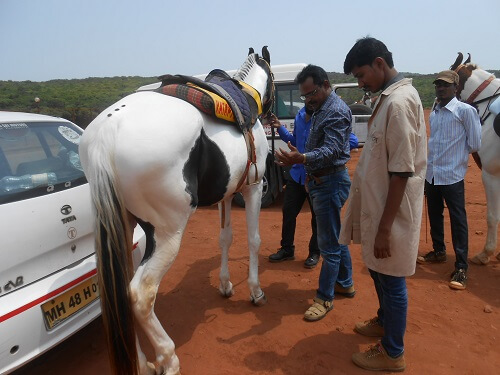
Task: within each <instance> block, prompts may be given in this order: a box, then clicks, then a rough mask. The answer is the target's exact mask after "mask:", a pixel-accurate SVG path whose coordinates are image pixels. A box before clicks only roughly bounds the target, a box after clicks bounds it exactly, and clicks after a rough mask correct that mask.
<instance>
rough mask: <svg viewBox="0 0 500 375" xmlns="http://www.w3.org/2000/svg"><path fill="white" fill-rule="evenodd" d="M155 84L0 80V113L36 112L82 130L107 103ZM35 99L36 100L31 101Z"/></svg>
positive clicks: (122, 79)
mask: <svg viewBox="0 0 500 375" xmlns="http://www.w3.org/2000/svg"><path fill="white" fill-rule="evenodd" d="M157 81H158V80H157V79H156V78H155V77H149V78H145V77H113V78H86V79H71V80H53V81H47V82H31V81H23V82H15V81H0V111H17V112H39V113H42V114H46V115H51V116H57V117H63V118H66V119H68V120H71V121H73V122H74V123H76V124H78V125H79V126H81V127H83V128H85V127H86V126H87V125H88V124H89V123H90V122H91V121H92V120H93V119H94V118H95V117H96V116H97V115H98V114H99V113H100V112H102V111H103V110H104V109H106V108H107V107H108V106H110V105H111V104H113V103H115V102H116V101H118V100H120V99H121V98H123V97H124V96H127V95H129V94H131V93H132V92H134V91H135V90H136V89H137V88H138V87H140V86H142V85H146V84H149V83H153V82H157ZM35 98H39V99H40V101H39V102H38V103H37V102H35Z"/></svg>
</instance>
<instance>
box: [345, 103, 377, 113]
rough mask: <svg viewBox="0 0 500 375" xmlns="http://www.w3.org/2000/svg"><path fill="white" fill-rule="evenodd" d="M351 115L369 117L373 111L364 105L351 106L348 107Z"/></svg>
mask: <svg viewBox="0 0 500 375" xmlns="http://www.w3.org/2000/svg"><path fill="white" fill-rule="evenodd" d="M349 108H350V109H351V112H352V114H353V115H371V114H372V112H373V110H372V109H371V108H370V107H368V106H367V105H364V104H351V105H350V106H349Z"/></svg>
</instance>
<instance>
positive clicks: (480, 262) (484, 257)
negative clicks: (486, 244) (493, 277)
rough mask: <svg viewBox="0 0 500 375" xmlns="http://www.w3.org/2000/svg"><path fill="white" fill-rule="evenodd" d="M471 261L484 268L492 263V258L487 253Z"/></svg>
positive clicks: (480, 254)
mask: <svg viewBox="0 0 500 375" xmlns="http://www.w3.org/2000/svg"><path fill="white" fill-rule="evenodd" d="M470 261H471V263H474V264H477V265H479V266H484V265H486V264H488V262H489V261H490V257H489V256H488V255H486V254H485V253H479V254H476V255H475V256H474V257H472V258H471V260H470Z"/></svg>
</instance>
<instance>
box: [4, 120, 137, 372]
mask: <svg viewBox="0 0 500 375" xmlns="http://www.w3.org/2000/svg"><path fill="white" fill-rule="evenodd" d="M81 134H82V129H80V128H79V127H78V126H76V125H75V124H73V123H71V122H69V121H67V120H65V119H61V118H55V117H50V116H44V115H38V114H30V113H17V112H0V217H1V225H0V238H1V239H2V246H1V247H0V258H1V260H0V374H6V373H9V372H11V371H13V370H14V369H16V368H18V367H20V366H22V365H23V364H25V363H26V362H28V361H30V360H31V359H33V358H35V357H36V356H38V355H40V354H42V353H43V352H45V351H47V350H49V349H50V348H52V347H53V346H55V345H57V344H58V343H60V342H61V341H63V340H64V339H66V338H68V337H69V336H70V335H72V334H74V333H75V332H77V331H78V330H79V329H81V328H83V327H84V326H86V325H87V324H88V323H90V322H91V321H92V320H93V319H95V318H96V317H98V316H99V315H100V305H99V291H98V287H97V277H96V273H97V271H96V259H95V254H94V224H93V220H94V216H93V213H92V207H91V200H90V191H89V186H88V183H87V180H86V178H85V175H84V173H83V170H82V167H81V165H80V158H79V156H78V144H79V141H80V136H81ZM144 249H145V236H144V232H143V231H142V229H140V228H139V227H137V228H136V230H135V233H134V250H133V254H134V264H135V266H136V267H137V265H138V264H139V263H140V261H141V259H142V256H143V253H144Z"/></svg>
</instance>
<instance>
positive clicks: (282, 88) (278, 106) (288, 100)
mask: <svg viewBox="0 0 500 375" xmlns="http://www.w3.org/2000/svg"><path fill="white" fill-rule="evenodd" d="M275 98H276V100H275V108H274V113H275V114H276V116H278V118H279V119H294V118H295V116H296V115H297V113H298V112H299V110H300V109H301V108H302V107H303V106H304V101H303V100H302V99H300V91H299V86H298V85H297V84H285V85H276V91H275Z"/></svg>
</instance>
